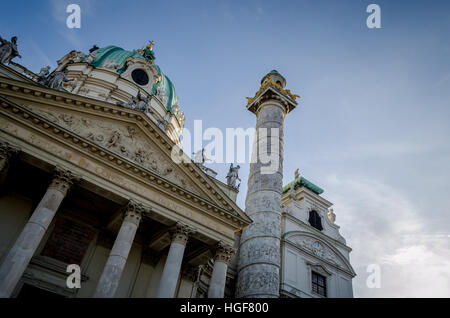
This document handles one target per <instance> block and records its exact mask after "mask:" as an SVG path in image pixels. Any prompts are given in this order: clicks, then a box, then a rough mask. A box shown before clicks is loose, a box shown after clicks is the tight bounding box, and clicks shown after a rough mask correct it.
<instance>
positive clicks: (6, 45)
mask: <svg viewBox="0 0 450 318" xmlns="http://www.w3.org/2000/svg"><path fill="white" fill-rule="evenodd" d="M0 42H1V45H0V63H2V64H8V63H9V62H11V60H12V59H13V58H15V57H19V58H22V56H20V54H19V51H18V50H17V36H13V37H12V38H11V42H9V41H7V40H5V39H3V38H2V37H0Z"/></svg>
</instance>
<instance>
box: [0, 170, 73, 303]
mask: <svg viewBox="0 0 450 318" xmlns="http://www.w3.org/2000/svg"><path fill="white" fill-rule="evenodd" d="M76 179H77V177H76V176H74V175H73V174H72V173H71V172H70V171H67V170H64V169H61V168H56V169H55V175H54V178H53V180H52V182H51V184H50V186H49V187H48V189H47V192H46V193H45V195H44V197H43V198H42V199H41V201H40V202H39V205H38V206H37V208H36V209H35V210H34V212H33V214H32V215H31V217H30V219H29V220H28V223H27V224H26V225H25V227H24V229H23V230H22V232H21V233H20V235H19V237H18V238H17V240H16V242H15V244H14V246H13V247H12V248H11V250H10V251H9V253H8V255H7V256H6V258H5V260H4V262H3V263H2V265H1V267H0V297H2V298H5V297H10V296H11V294H12V292H13V290H14V288H15V287H16V285H17V283H18V282H19V280H20V278H21V277H22V274H23V273H24V271H25V269H26V268H27V266H28V264H29V262H30V260H31V258H32V257H33V255H34V253H35V252H36V249H37V247H38V246H39V244H40V242H41V240H42V238H43V237H44V234H45V232H46V231H47V228H48V227H49V225H50V223H51V222H52V220H53V217H54V216H55V213H56V211H57V210H58V208H59V206H60V205H61V202H62V201H63V199H64V197H65V196H66V194H67V192H68V190H69V189H70V187H71V186H72V184H73V182H74V180H76Z"/></svg>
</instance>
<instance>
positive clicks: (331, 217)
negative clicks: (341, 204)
mask: <svg viewBox="0 0 450 318" xmlns="http://www.w3.org/2000/svg"><path fill="white" fill-rule="evenodd" d="M328 220H330V222H331V223H334V222H336V214H334V211H333V209H330V211H328Z"/></svg>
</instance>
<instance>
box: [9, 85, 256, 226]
mask: <svg viewBox="0 0 450 318" xmlns="http://www.w3.org/2000/svg"><path fill="white" fill-rule="evenodd" d="M0 80H1V82H2V87H3V88H4V90H3V92H4V93H7V94H6V95H5V94H3V93H2V94H3V96H4V97H5V98H7V99H8V100H10V101H11V102H13V103H16V104H17V105H20V106H21V107H25V108H26V109H28V110H29V111H30V112H32V113H34V114H36V115H38V116H40V117H42V118H45V119H46V120H48V121H49V122H51V123H53V124H54V125H56V126H58V127H61V128H63V129H64V130H67V131H70V133H71V134H76V135H77V136H79V137H80V140H81V141H82V142H80V143H79V147H83V144H86V142H83V140H86V141H88V142H89V143H93V144H95V145H96V147H99V148H100V153H102V152H103V151H102V150H101V149H104V150H105V151H104V152H106V153H108V152H109V153H114V154H115V155H116V156H118V157H119V160H117V159H116V160H114V162H115V163H116V164H117V163H118V162H121V166H120V167H118V168H119V169H124V168H125V167H127V168H130V167H129V166H130V165H131V166H133V168H132V170H136V167H138V168H142V169H144V170H145V171H142V173H143V174H146V172H150V173H151V174H154V175H157V176H158V178H161V179H163V180H167V181H168V182H170V183H171V184H174V185H176V186H178V187H179V188H180V189H182V190H183V191H182V192H186V194H187V198H191V200H194V202H197V203H198V204H201V206H203V207H207V208H208V209H213V210H214V212H216V213H219V214H220V215H221V216H222V217H224V218H225V219H227V220H233V222H234V220H236V222H237V221H238V220H241V221H240V222H244V223H243V224H248V223H250V222H251V220H250V219H249V218H248V216H247V215H246V214H245V213H244V212H243V211H242V210H241V209H240V208H239V207H238V206H237V205H236V203H235V202H234V201H233V200H231V199H230V198H229V197H228V196H227V195H226V194H225V193H224V192H223V191H222V190H221V189H220V188H219V187H218V186H217V185H216V183H215V182H214V181H213V180H211V179H210V177H208V176H207V175H206V174H205V173H204V172H203V171H202V170H201V169H200V168H199V167H198V166H197V165H195V164H194V163H186V162H183V163H180V164H177V163H175V162H174V161H173V160H172V159H171V150H172V148H173V147H174V146H175V144H174V143H173V141H172V140H170V138H169V137H168V136H167V135H166V133H165V132H164V131H162V130H161V129H160V128H159V127H158V126H157V125H156V124H155V123H154V122H153V121H152V120H151V119H150V118H148V117H147V116H146V115H145V114H143V113H141V112H139V111H135V110H130V109H125V108H122V107H120V106H116V105H112V104H110V103H106V102H102V101H97V100H93V99H89V98H85V97H81V96H77V95H73V94H70V93H66V92H61V91H55V90H50V89H47V88H44V87H41V86H39V85H36V84H26V83H20V84H19V83H18V82H15V81H14V83H13V81H11V80H9V79H6V78H0ZM6 88H8V89H6ZM19 91H20V92H21V93H20V94H19V93H18V92H19ZM24 93H26V94H24ZM122 158H123V160H122ZM139 173H141V172H139ZM166 186H167V184H166ZM174 190H175V189H174ZM177 191H178V190H177ZM189 193H191V196H189ZM197 198H198V199H197ZM221 211H223V212H221ZM225 211H226V212H225Z"/></svg>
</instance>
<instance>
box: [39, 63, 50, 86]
mask: <svg viewBox="0 0 450 318" xmlns="http://www.w3.org/2000/svg"><path fill="white" fill-rule="evenodd" d="M49 73H50V66H48V65H47V66H45V67H43V68H41V70H40V71H39V74H38V75H37V77H38V82H39V83H41V84H43V82H44V80H45V78H46V77H47V75H48V74H49Z"/></svg>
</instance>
